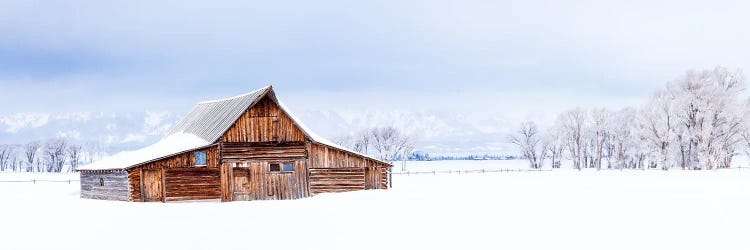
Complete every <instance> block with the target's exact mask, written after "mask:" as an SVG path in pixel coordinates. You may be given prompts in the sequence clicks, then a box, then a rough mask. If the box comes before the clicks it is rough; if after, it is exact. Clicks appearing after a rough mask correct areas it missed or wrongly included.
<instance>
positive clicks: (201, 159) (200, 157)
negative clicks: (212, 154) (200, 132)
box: [195, 151, 208, 166]
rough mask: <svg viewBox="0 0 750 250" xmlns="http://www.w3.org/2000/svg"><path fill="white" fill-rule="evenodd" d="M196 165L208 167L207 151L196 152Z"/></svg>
mask: <svg viewBox="0 0 750 250" xmlns="http://www.w3.org/2000/svg"><path fill="white" fill-rule="evenodd" d="M195 165H196V166H206V165H208V164H207V163H206V151H198V152H195Z"/></svg>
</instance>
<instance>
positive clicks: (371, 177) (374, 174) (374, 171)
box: [365, 167, 381, 189]
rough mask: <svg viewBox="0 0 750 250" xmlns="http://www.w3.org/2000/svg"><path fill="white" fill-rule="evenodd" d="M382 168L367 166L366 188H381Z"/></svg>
mask: <svg viewBox="0 0 750 250" xmlns="http://www.w3.org/2000/svg"><path fill="white" fill-rule="evenodd" d="M380 179H381V177H380V169H379V168H375V167H368V168H365V189H380Z"/></svg>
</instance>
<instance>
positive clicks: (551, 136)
mask: <svg viewBox="0 0 750 250" xmlns="http://www.w3.org/2000/svg"><path fill="white" fill-rule="evenodd" d="M563 136H564V135H563V132H562V129H561V128H560V127H558V126H553V127H552V128H551V129H550V132H549V133H548V134H547V138H546V139H545V143H546V144H547V150H548V151H549V152H548V154H549V156H550V161H551V164H552V168H560V165H561V161H562V157H563V151H564V150H565V141H564V138H563Z"/></svg>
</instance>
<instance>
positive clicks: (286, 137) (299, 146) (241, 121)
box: [78, 86, 392, 202]
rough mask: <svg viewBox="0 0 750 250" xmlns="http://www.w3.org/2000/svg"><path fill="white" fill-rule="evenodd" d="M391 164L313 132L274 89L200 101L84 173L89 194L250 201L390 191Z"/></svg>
mask: <svg viewBox="0 0 750 250" xmlns="http://www.w3.org/2000/svg"><path fill="white" fill-rule="evenodd" d="M391 167H392V165H390V164H389V163H387V162H383V161H379V160H377V159H375V158H372V157H369V156H366V155H363V154H360V153H357V152H354V151H351V150H349V149H346V148H344V147H341V146H339V145H336V144H334V143H332V142H330V141H328V140H326V139H324V138H322V137H320V136H318V135H316V134H314V133H313V132H312V131H310V129H308V128H307V127H305V125H304V124H302V123H301V121H300V120H299V119H297V118H296V117H295V116H294V115H293V114H292V113H290V112H289V110H288V109H287V108H285V106H284V105H283V103H281V102H280V101H279V100H278V99H277V98H276V95H275V94H274V91H273V88H272V87H271V86H268V87H265V88H262V89H259V90H256V91H253V92H251V93H248V94H244V95H240V96H236V97H232V98H227V99H222V100H215V101H207V102H201V103H198V105H196V106H195V108H194V109H193V110H192V111H191V112H190V113H188V114H187V116H185V117H184V118H183V119H182V120H180V121H179V122H178V123H177V125H176V126H175V127H174V128H172V130H170V131H169V132H168V133H167V135H166V136H164V137H163V138H162V139H161V140H160V141H159V142H157V143H155V144H153V145H151V146H148V147H145V148H143V149H140V150H136V151H130V152H123V153H119V154H116V155H114V156H112V157H109V158H106V159H103V160H101V161H98V162H95V163H92V164H90V165H87V166H83V167H80V168H79V169H78V171H79V172H80V175H81V197H83V198H90V199H104V200H121V201H143V202H153V201H161V202H168V201H185V200H210V199H217V200H218V199H220V200H221V201H249V200H282V199H299V198H305V197H310V196H312V195H316V194H320V193H328V192H344V191H355V190H365V189H386V188H387V187H388V182H389V173H390V170H391Z"/></svg>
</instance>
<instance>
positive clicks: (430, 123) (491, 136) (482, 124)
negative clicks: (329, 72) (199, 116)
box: [0, 110, 513, 155]
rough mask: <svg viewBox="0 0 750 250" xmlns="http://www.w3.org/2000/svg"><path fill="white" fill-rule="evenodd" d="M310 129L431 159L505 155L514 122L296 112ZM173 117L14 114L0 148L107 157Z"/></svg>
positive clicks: (442, 115) (151, 136) (147, 138)
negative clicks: (403, 137)
mask: <svg viewBox="0 0 750 250" xmlns="http://www.w3.org/2000/svg"><path fill="white" fill-rule="evenodd" d="M295 113H296V114H297V115H298V116H299V117H300V118H301V120H302V121H303V122H305V123H306V125H307V126H309V127H310V128H311V129H313V130H315V131H316V132H317V133H319V134H321V135H323V136H326V137H329V138H332V137H336V136H341V135H346V134H350V133H355V132H358V131H361V130H362V129H366V128H371V127H378V126H394V127H396V128H399V129H400V130H402V131H404V132H405V133H406V134H409V135H411V136H412V137H414V138H416V141H417V149H418V150H421V151H425V152H429V153H433V154H441V155H454V154H455V155H459V154H485V153H491V154H496V153H507V152H508V150H509V147H508V145H507V143H506V140H505V138H506V136H507V133H508V131H510V128H512V127H513V122H511V121H509V120H508V119H507V118H503V117H490V118H483V119H482V118H477V117H484V116H478V115H472V114H460V113H453V112H428V111H424V112H415V111H404V110H389V111H381V110H374V111H364V112H362V111H357V112H353V111H352V112H350V111H332V110H295ZM179 116H180V114H179V113H176V112H168V111H160V112H152V111H144V112H131V113H91V112H76V113H60V114H50V113H14V114H9V115H5V116H0V138H1V140H0V143H2V144H5V143H10V144H22V143H25V142H28V141H31V140H44V139H47V138H53V137H65V138H68V139H70V140H73V141H78V142H81V143H84V142H88V141H99V142H102V143H103V144H104V145H105V146H106V148H107V151H109V152H117V151H121V150H129V149H136V148H140V147H143V146H146V145H148V144H151V143H153V142H155V141H157V140H158V139H159V138H160V137H161V136H162V135H163V134H164V133H165V132H166V131H167V130H169V128H170V127H171V126H172V125H174V123H176V122H177V121H178V120H179V118H180V117H179Z"/></svg>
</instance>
